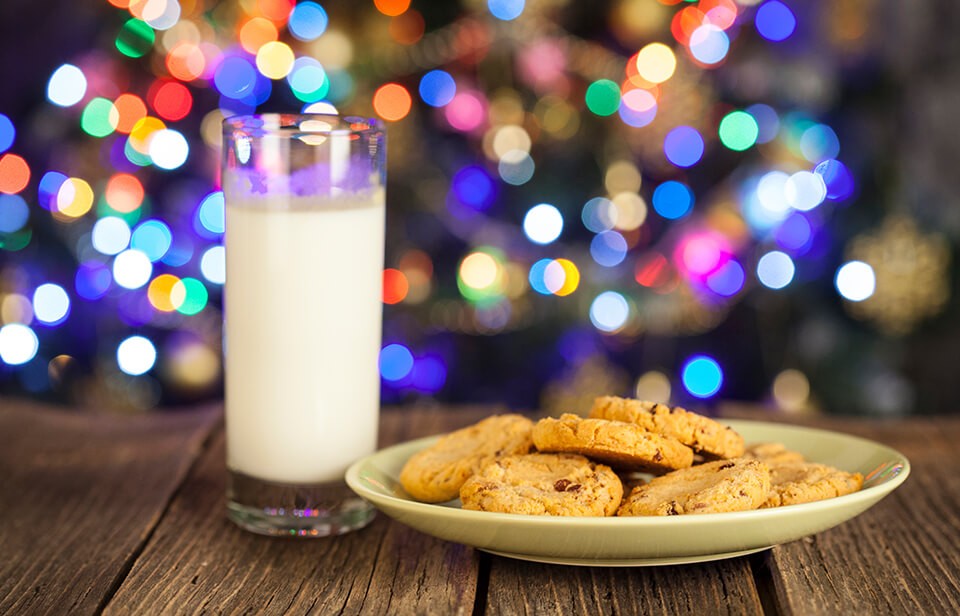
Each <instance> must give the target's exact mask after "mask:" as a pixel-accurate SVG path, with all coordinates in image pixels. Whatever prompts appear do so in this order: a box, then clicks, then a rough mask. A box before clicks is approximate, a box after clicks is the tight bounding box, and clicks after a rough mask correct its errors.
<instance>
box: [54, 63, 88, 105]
mask: <svg viewBox="0 0 960 616" xmlns="http://www.w3.org/2000/svg"><path fill="white" fill-rule="evenodd" d="M86 93H87V78H86V77H85V76H84V75H83V71H81V70H80V69H79V68H77V67H76V66H74V65H72V64H64V65H62V66H61V67H60V68H58V69H57V70H55V71H53V74H52V75H50V81H49V82H47V99H49V101H50V102H51V103H53V104H54V105H59V106H61V107H71V106H73V105H76V104H77V103H79V102H80V101H81V100H83V97H84V95H86Z"/></svg>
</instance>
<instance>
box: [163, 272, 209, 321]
mask: <svg viewBox="0 0 960 616" xmlns="http://www.w3.org/2000/svg"><path fill="white" fill-rule="evenodd" d="M170 295H171V297H178V298H182V300H181V301H180V304H179V305H178V306H177V312H179V313H180V314H184V315H187V316H191V315H194V314H199V313H200V312H201V311H202V310H203V309H204V308H206V307H207V301H208V299H209V294H208V293H207V287H205V286H203V283H202V282H200V281H199V280H197V279H196V278H189V277H187V278H182V279H180V280H179V281H177V283H176V284H174V286H173V289H172V290H171V291H170Z"/></svg>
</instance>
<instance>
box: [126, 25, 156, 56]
mask: <svg viewBox="0 0 960 616" xmlns="http://www.w3.org/2000/svg"><path fill="white" fill-rule="evenodd" d="M156 40H157V35H156V34H155V33H154V31H153V28H151V27H150V26H149V25H148V24H147V22H145V21H143V20H141V19H136V18H134V19H130V20H128V21H127V23H125V24H123V26H122V27H121V28H120V32H118V33H117V41H116V45H117V51H119V52H120V53H122V54H123V55H125V56H128V57H130V58H140V57H142V56H144V55H146V54H147V52H149V51H150V49H151V48H152V47H153V43H154V42H155V41H156Z"/></svg>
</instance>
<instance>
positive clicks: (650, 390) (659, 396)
mask: <svg viewBox="0 0 960 616" xmlns="http://www.w3.org/2000/svg"><path fill="white" fill-rule="evenodd" d="M672 389H673V388H672V387H671V385H670V379H669V378H668V377H667V375H666V374H664V373H662V372H660V371H659V370H651V371H649V372H645V373H643V374H642V375H640V378H638V379H637V384H636V386H635V387H634V395H635V396H636V398H637V399H638V400H656V401H658V402H661V403H663V404H667V403H668V402H669V401H670V394H671V390H672Z"/></svg>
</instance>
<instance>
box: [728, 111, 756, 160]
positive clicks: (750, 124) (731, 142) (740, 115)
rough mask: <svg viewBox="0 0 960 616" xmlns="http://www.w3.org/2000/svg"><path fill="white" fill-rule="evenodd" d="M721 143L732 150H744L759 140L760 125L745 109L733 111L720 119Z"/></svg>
mask: <svg viewBox="0 0 960 616" xmlns="http://www.w3.org/2000/svg"><path fill="white" fill-rule="evenodd" d="M718 132H719V134H720V143H722V144H723V145H725V146H726V147H728V148H730V149H731V150H734V151H737V152H742V151H744V150H746V149H747V148H749V147H750V146H752V145H753V144H755V143H756V142H757V137H758V136H759V135H760V127H759V126H758V125H757V121H756V120H755V119H754V117H753V116H752V115H750V114H749V113H747V112H745V111H731V112H730V113H728V114H727V115H725V116H724V117H723V119H722V120H720V129H719V131H718Z"/></svg>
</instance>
